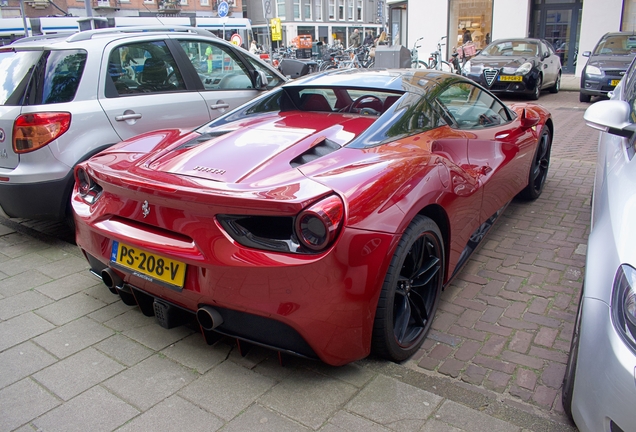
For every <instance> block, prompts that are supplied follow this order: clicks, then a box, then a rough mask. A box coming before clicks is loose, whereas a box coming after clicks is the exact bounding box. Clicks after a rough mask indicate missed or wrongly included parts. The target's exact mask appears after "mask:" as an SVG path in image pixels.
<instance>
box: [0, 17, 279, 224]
mask: <svg viewBox="0 0 636 432" xmlns="http://www.w3.org/2000/svg"><path fill="white" fill-rule="evenodd" d="M285 81H286V78H285V77H284V76H283V75H281V74H280V73H279V72H278V71H277V70H276V69H274V68H272V67H271V66H270V65H268V64H267V63H265V62H263V61H262V60H260V59H259V58H258V57H256V56H254V55H252V54H250V53H249V52H247V51H246V50H244V49H242V48H239V47H237V46H234V45H232V44H231V43H229V42H226V41H224V40H222V39H220V38H218V37H216V36H214V35H213V34H212V33H210V32H208V31H206V30H203V29H198V28H189V27H183V28H174V27H172V28H168V27H162V28H157V27H152V28H148V27H138V28H114V29H103V30H90V31H86V32H80V33H76V34H73V35H71V36H68V35H55V36H39V37H32V38H25V39H21V40H19V41H16V42H14V43H13V44H11V45H8V46H5V47H2V48H0V207H2V209H3V210H4V212H5V213H6V214H7V215H8V216H10V217H21V218H28V219H52V220H62V219H65V218H67V217H68V216H69V214H70V213H69V209H70V193H71V190H72V187H73V183H74V179H73V167H74V166H75V165H76V164H77V163H78V162H80V161H82V160H85V159H88V158H89V157H90V156H92V155H94V154H96V153H97V152H99V151H101V150H103V149H105V148H107V147H109V146H110V145H112V144H115V143H117V142H119V141H122V140H124V139H128V138H131V137H132V136H135V135H139V134H142V133H144V132H149V131H151V130H156V129H163V128H182V129H193V128H196V127H198V126H200V125H201V124H203V123H206V122H208V121H210V120H211V119H214V118H216V117H217V116H219V115H221V114H222V113H224V112H226V111H228V110H231V109H233V108H235V107H237V106H239V105H241V104H243V103H244V102H246V101H248V100H250V99H252V98H254V97H256V96H258V95H259V94H261V93H262V92H263V91H266V90H268V89H271V88H274V87H276V86H278V85H280V84H282V83H283V82H285Z"/></svg>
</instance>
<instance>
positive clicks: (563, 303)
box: [407, 93, 598, 421]
mask: <svg viewBox="0 0 636 432" xmlns="http://www.w3.org/2000/svg"><path fill="white" fill-rule="evenodd" d="M550 96H552V97H550ZM575 98H578V93H569V94H568V93H566V94H563V93H562V94H559V95H542V97H541V100H540V103H542V104H543V105H544V106H546V107H548V108H549V109H550V110H551V112H552V115H553V118H554V122H555V130H556V133H555V137H554V143H553V148H552V160H551V164H550V169H549V178H548V181H547V182H546V185H545V191H544V193H543V194H542V196H541V197H540V198H539V199H538V200H537V201H536V202H531V203H527V202H523V201H516V200H515V201H513V202H512V204H511V205H510V206H509V208H508V209H507V210H506V212H505V213H504V215H503V217H502V218H501V221H500V222H499V223H498V225H497V226H496V227H495V228H493V231H492V233H491V234H490V237H488V238H487V242H486V244H485V245H484V246H483V247H482V249H480V250H479V251H478V252H477V253H476V254H475V255H474V256H473V257H472V259H471V260H470V261H469V263H468V265H467V266H466V268H465V269H464V270H463V271H462V272H461V274H460V275H459V276H458V278H457V280H455V281H454V283H453V284H452V285H451V287H450V289H448V290H447V291H446V292H444V294H443V297H442V300H443V301H442V302H441V304H440V310H439V312H438V315H437V316H436V319H435V321H434V323H433V329H432V331H431V333H430V335H429V337H428V339H427V340H426V341H425V344H424V345H423V347H422V349H421V350H420V352H419V353H418V354H417V355H416V356H415V357H414V358H413V359H411V360H409V362H408V363H407V367H409V368H411V369H415V370H424V371H428V372H432V373H433V375H445V376H448V377H451V378H453V379H455V380H461V381H462V382H465V383H468V384H472V385H474V386H478V387H479V388H482V389H484V390H486V389H487V390H490V391H493V392H495V393H498V394H500V395H501V397H504V398H506V400H507V401H508V402H509V403H511V404H513V405H514V406H517V407H523V408H524V409H528V410H529V411H533V409H531V407H537V408H540V409H541V410H544V411H545V412H547V413H549V414H550V415H551V416H552V417H554V418H559V419H562V420H563V408H562V406H561V401H560V396H561V395H560V388H561V382H562V380H563V374H564V372H565V363H566V361H567V357H568V352H569V348H570V341H571V336H572V330H573V323H574V318H575V315H576V309H577V305H578V299H579V295H580V290H581V286H582V282H583V273H584V266H585V252H586V244H587V236H588V234H589V228H590V223H589V221H590V210H591V209H590V203H591V201H590V199H591V192H592V187H593V181H594V169H595V164H594V162H595V160H596V142H597V137H598V133H597V132H595V131H593V130H592V129H590V128H588V127H586V126H585V124H584V122H583V120H582V119H583V113H584V110H585V109H586V108H587V106H589V105H588V104H581V103H579V102H578V100H577V99H575ZM520 402H523V403H527V404H520ZM563 421H564V420H563Z"/></svg>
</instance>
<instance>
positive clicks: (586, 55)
mask: <svg viewBox="0 0 636 432" xmlns="http://www.w3.org/2000/svg"><path fill="white" fill-rule="evenodd" d="M591 55H592V52H591V51H583V57H589V56H591Z"/></svg>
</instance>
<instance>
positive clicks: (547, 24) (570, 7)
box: [530, 0, 583, 73]
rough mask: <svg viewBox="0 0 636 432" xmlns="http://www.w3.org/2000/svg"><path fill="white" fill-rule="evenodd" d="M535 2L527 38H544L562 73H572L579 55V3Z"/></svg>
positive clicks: (552, 0) (579, 1) (581, 2)
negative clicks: (557, 57)
mask: <svg viewBox="0 0 636 432" xmlns="http://www.w3.org/2000/svg"><path fill="white" fill-rule="evenodd" d="M557 1H558V0H556V1H555V0H535V2H534V3H533V5H532V6H533V7H532V23H531V26H530V37H536V38H540V39H545V40H547V41H548V42H550V43H551V44H552V46H553V47H554V49H555V51H556V52H557V54H558V55H559V57H561V65H562V67H563V72H564V73H574V70H575V69H576V58H577V57H578V52H579V34H580V32H581V10H582V8H583V1H582V0H569V1H568V0H562V1H561V2H559V3H557Z"/></svg>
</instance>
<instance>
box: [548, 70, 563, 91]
mask: <svg viewBox="0 0 636 432" xmlns="http://www.w3.org/2000/svg"><path fill="white" fill-rule="evenodd" d="M560 89H561V74H560V73H559V75H557V79H556V81H555V83H554V85H553V86H552V87H550V89H549V90H550V93H558V92H559V90H560Z"/></svg>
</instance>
